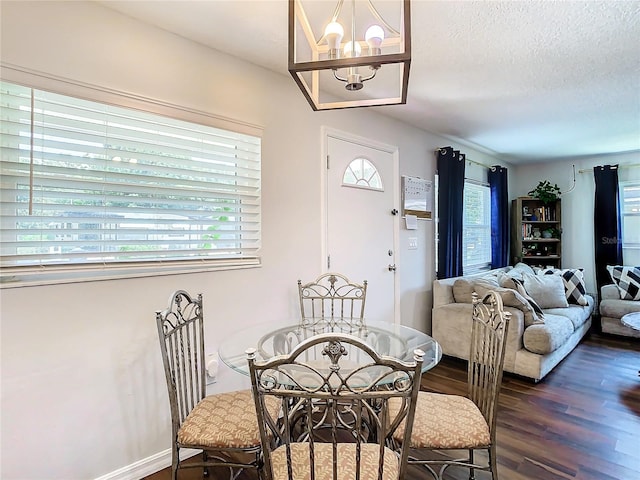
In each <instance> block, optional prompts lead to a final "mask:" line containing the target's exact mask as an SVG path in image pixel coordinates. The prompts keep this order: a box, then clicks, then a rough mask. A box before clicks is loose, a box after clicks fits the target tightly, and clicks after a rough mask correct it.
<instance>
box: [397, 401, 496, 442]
mask: <svg viewBox="0 0 640 480" xmlns="http://www.w3.org/2000/svg"><path fill="white" fill-rule="evenodd" d="M394 400H395V399H394ZM398 405H399V402H396V401H392V402H389V409H390V414H391V415H395V414H396V413H397V411H398ZM403 435H404V424H402V425H400V428H398V430H397V431H396V433H395V434H394V438H395V439H396V440H397V441H399V442H401V441H402V436H403ZM490 442H491V436H490V435H489V426H488V425H487V422H486V421H485V419H484V417H483V416H482V413H480V410H478V407H476V405H475V404H474V403H473V402H472V401H471V400H469V399H468V398H466V397H462V396H459V395H443V394H440V393H429V392H420V393H419V394H418V403H417V404H416V416H415V420H414V422H413V429H412V431H411V448H429V449H442V450H447V449H457V448H478V447H486V446H489V444H490Z"/></svg>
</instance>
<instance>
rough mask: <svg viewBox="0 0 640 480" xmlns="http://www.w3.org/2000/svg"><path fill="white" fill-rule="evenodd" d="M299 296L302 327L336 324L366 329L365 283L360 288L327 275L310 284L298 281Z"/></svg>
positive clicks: (348, 281)
mask: <svg viewBox="0 0 640 480" xmlns="http://www.w3.org/2000/svg"><path fill="white" fill-rule="evenodd" d="M298 294H299V298H300V315H301V321H302V322H303V323H309V322H314V321H323V322H326V321H335V322H337V323H346V324H347V325H354V326H361V325H364V306H365V301H366V299H367V281H366V280H365V281H364V282H362V284H357V283H353V282H351V281H350V280H349V279H348V278H347V277H345V276H344V275H341V274H339V273H325V274H323V275H320V276H319V277H318V278H316V279H315V280H314V281H312V282H309V283H305V284H303V283H302V281H301V280H298Z"/></svg>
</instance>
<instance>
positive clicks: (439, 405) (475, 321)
mask: <svg viewBox="0 0 640 480" xmlns="http://www.w3.org/2000/svg"><path fill="white" fill-rule="evenodd" d="M510 316H511V314H510V313H509V312H505V311H504V307H503V305H502V298H501V297H500V295H498V294H497V293H495V292H493V291H490V292H488V293H487V294H486V295H485V296H484V298H482V299H479V298H478V295H477V294H476V293H474V294H473V314H472V327H471V328H472V333H471V355H470V357H469V364H468V372H467V375H468V381H467V383H468V385H467V389H468V391H467V396H464V397H463V396H459V395H444V394H439V393H430V392H420V394H419V395H418V403H417V406H416V413H415V420H414V423H413V428H412V432H411V440H410V441H411V443H410V446H411V453H410V457H409V460H408V462H409V464H419V465H422V466H424V467H425V468H426V469H427V470H428V471H429V472H430V473H431V474H432V475H433V477H434V478H436V479H442V476H443V474H444V472H445V470H446V469H447V468H449V467H451V466H459V467H466V468H468V469H469V478H470V479H474V478H475V476H474V471H475V470H485V471H489V472H491V477H492V479H493V480H497V479H498V470H497V463H496V413H497V410H498V396H499V393H500V386H501V384H502V368H503V365H504V352H505V339H506V337H507V332H508V327H509V318H510ZM391 406H392V409H395V408H396V407H397V402H392V404H391ZM392 411H394V410H392ZM405 432H406V429H405V426H404V425H401V427H400V428H399V429H398V430H397V431H396V434H395V435H394V440H395V442H396V444H397V445H398V446H403V445H404V446H406V443H405V439H404V437H403V435H404V433H405ZM421 450H429V451H437V452H439V453H441V454H446V453H447V451H450V450H466V451H467V452H468V455H467V456H466V457H464V458H455V459H454V458H451V457H449V456H440V457H439V458H436V459H431V458H430V459H425V458H424V456H423V457H420V456H419V452H420V451H421ZM478 450H486V451H487V453H488V460H487V461H486V462H484V461H483V462H479V461H477V460H476V459H475V458H474V454H475V452H476V451H478ZM434 466H436V467H438V466H439V467H440V469H439V471H436V470H435V469H434V468H433V467H434Z"/></svg>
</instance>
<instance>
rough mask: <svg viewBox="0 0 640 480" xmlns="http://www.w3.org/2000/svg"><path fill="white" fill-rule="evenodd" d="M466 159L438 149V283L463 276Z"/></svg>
mask: <svg viewBox="0 0 640 480" xmlns="http://www.w3.org/2000/svg"><path fill="white" fill-rule="evenodd" d="M464 167H465V155H464V154H461V153H460V152H459V151H457V150H456V151H454V150H453V148H451V147H444V148H440V149H438V159H437V169H438V271H437V273H436V276H437V278H438V279H442V278H451V277H457V276H460V275H462V209H463V205H464V197H463V194H464Z"/></svg>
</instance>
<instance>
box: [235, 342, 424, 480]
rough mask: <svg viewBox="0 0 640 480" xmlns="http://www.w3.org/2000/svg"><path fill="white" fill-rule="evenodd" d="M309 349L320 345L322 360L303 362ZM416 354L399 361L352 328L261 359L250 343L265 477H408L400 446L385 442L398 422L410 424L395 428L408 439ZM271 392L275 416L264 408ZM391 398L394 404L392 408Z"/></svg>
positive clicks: (418, 367) (418, 358)
mask: <svg viewBox="0 0 640 480" xmlns="http://www.w3.org/2000/svg"><path fill="white" fill-rule="evenodd" d="M310 349H321V350H322V352H323V353H324V355H325V357H326V359H327V363H326V366H325V367H321V366H318V365H315V364H314V365H310V364H308V363H306V361H305V360H304V359H305V358H307V357H308V355H307V353H308V351H309V350H310ZM355 351H359V352H360V353H361V354H360V356H359V358H360V361H359V362H358V364H359V367H358V368H357V369H353V368H352V365H349V368H348V369H343V368H342V364H343V362H346V361H348V360H349V358H350V356H351V355H353V353H354V352H355ZM423 355H424V353H423V352H422V351H421V350H416V351H415V352H414V360H413V361H412V362H406V363H405V362H400V361H398V360H396V359H394V358H392V357H386V356H380V355H378V354H377V353H376V352H375V351H374V350H373V349H372V348H371V347H369V346H368V345H367V344H366V343H364V342H363V341H361V340H360V339H358V338H356V337H354V336H352V335H344V334H334V333H328V334H320V335H317V336H314V337H311V338H309V339H307V340H305V341H304V342H302V343H301V344H299V345H297V346H296V347H295V348H294V349H293V350H292V351H291V353H290V354H287V355H280V356H276V357H274V358H272V359H270V360H266V361H257V360H256V349H253V348H252V349H249V350H247V359H248V362H249V370H250V375H251V386H252V391H253V396H254V400H255V406H256V411H257V413H258V423H259V427H260V436H261V438H262V445H263V450H264V463H265V468H264V473H265V476H266V478H267V479H269V480H292V479H293V480H297V479H310V480H345V479H360V480H399V479H405V478H407V477H406V467H407V451H406V450H403V449H400V450H399V451H398V452H395V451H394V450H393V449H392V448H389V446H388V445H389V443H390V442H391V439H392V437H393V435H394V434H395V432H396V429H397V428H398V426H399V425H400V424H401V422H404V423H405V424H406V425H408V427H409V428H408V429H406V430H405V433H404V434H403V435H402V438H403V440H404V443H405V444H408V441H409V435H410V430H411V424H412V422H413V417H414V411H415V405H416V398H417V394H418V390H419V388H420V372H421V368H422V361H423ZM365 357H366V358H367V360H366V361H365V360H364V358H365ZM273 398H275V399H277V400H278V402H279V403H280V404H281V405H282V410H281V413H280V414H279V415H275V416H274V415H272V414H270V413H269V412H268V409H267V408H266V406H267V405H268V403H267V401H268V400H269V399H273ZM392 398H393V399H397V400H398V404H399V408H397V409H396V410H395V412H394V413H393V414H392V413H391V412H390V410H389V408H388V403H389V400H390V399H392Z"/></svg>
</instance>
